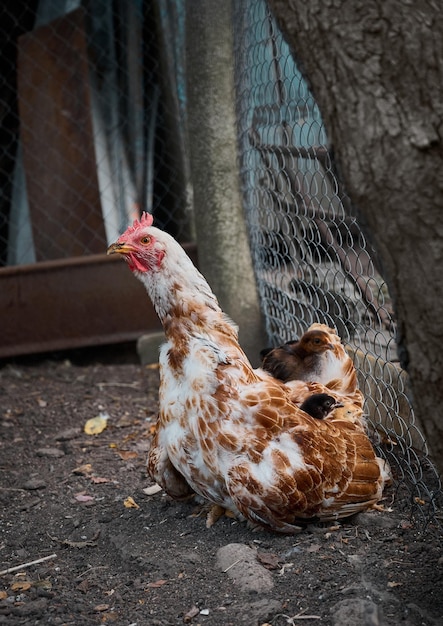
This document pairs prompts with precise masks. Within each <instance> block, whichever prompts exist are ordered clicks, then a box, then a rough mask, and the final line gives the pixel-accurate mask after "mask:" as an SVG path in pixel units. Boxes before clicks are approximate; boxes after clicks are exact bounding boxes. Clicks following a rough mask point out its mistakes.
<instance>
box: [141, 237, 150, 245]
mask: <svg viewBox="0 0 443 626" xmlns="http://www.w3.org/2000/svg"><path fill="white" fill-rule="evenodd" d="M150 241H151V237H148V236H146V237H142V238H141V239H140V243H143V244H144V245H146V244H148V243H149V242H150Z"/></svg>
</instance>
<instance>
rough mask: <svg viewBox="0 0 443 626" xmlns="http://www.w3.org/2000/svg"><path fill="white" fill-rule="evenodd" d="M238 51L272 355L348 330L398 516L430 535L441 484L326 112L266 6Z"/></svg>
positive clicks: (251, 219) (246, 163) (241, 6)
mask: <svg viewBox="0 0 443 626" xmlns="http://www.w3.org/2000/svg"><path fill="white" fill-rule="evenodd" d="M234 41H235V47H236V50H235V56H236V59H237V67H236V92H237V108H238V120H239V144H240V162H241V172H242V179H243V189H244V203H245V210H246V218H247V221H248V225H249V232H250V241H251V249H252V254H253V259H254V267H255V273H256V279H257V284H258V289H259V293H260V298H261V303H262V309H263V313H264V318H265V323H266V329H267V334H268V338H269V342H270V346H272V347H273V346H276V345H279V344H282V343H284V342H286V341H289V340H292V339H294V338H297V337H299V336H300V335H301V334H302V333H303V332H305V331H306V330H307V328H308V327H309V326H310V325H311V324H312V323H314V322H320V323H324V324H327V325H328V326H332V327H334V328H336V329H337V332H338V334H339V335H340V337H341V339H342V340H343V342H344V343H345V345H346V346H347V349H348V350H349V352H350V354H351V355H352V356H353V358H354V362H355V364H356V367H357V369H358V378H359V385H360V388H361V389H362V391H363V393H364V395H365V397H366V404H365V409H366V413H367V415H368V424H369V429H370V432H371V436H372V437H373V441H374V445H375V446H376V447H377V449H378V451H379V453H380V454H381V455H382V456H384V457H385V458H386V459H387V460H388V461H389V463H390V465H391V468H392V471H393V474H394V479H395V482H394V485H395V491H396V492H397V494H396V495H397V497H396V500H397V505H398V506H399V507H404V508H405V509H406V510H410V511H411V515H412V516H413V517H414V518H416V519H419V520H421V521H422V522H425V523H427V522H429V520H430V519H431V518H434V517H435V516H436V514H437V511H438V508H439V507H440V506H441V497H442V491H441V483H440V479H439V476H438V473H437V472H436V469H435V468H434V466H433V464H432V462H431V461H430V459H429V457H428V450H427V446H426V441H425V439H424V437H423V435H422V432H421V429H420V425H419V424H418V423H417V418H416V416H415V415H414V411H413V408H412V405H411V402H410V400H409V397H408V389H407V377H406V375H405V373H404V372H403V371H402V370H401V368H400V366H399V363H398V359H397V353H396V344H395V319H394V315H393V310H392V303H391V299H390V297H389V292H388V289H387V286H386V283H385V282H384V280H383V277H382V275H381V273H380V269H379V264H378V262H377V257H376V254H375V252H374V250H373V249H372V247H371V246H370V245H369V243H368V242H367V240H366V238H365V236H364V234H363V232H362V231H361V229H360V227H359V224H358V222H357V220H356V218H355V216H354V213H353V210H352V206H351V203H350V201H349V198H348V197H347V196H346V194H345V192H344V190H343V187H342V185H341V182H340V179H339V177H338V176H337V173H336V171H335V169H334V164H333V159H332V158H331V154H330V150H329V147H328V140H327V136H326V132H325V128H324V126H323V122H322V119H321V115H320V111H319V110H318V107H317V105H316V103H315V101H314V99H313V97H312V95H311V93H310V91H309V89H308V87H307V84H306V82H305V81H304V79H303V77H302V75H301V73H300V71H299V69H298V68H297V66H296V64H295V62H294V60H293V59H292V57H291V55H290V52H289V49H288V47H287V45H286V44H285V42H284V41H283V39H282V37H281V35H280V33H279V31H278V29H277V27H276V25H275V23H274V20H273V18H272V16H271V14H270V12H269V10H268V8H267V6H266V3H265V2H264V1H263V0H257V1H255V2H252V3H248V2H239V3H236V9H235V17H234Z"/></svg>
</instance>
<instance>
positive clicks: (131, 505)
mask: <svg viewBox="0 0 443 626" xmlns="http://www.w3.org/2000/svg"><path fill="white" fill-rule="evenodd" d="M123 504H124V505H125V507H126V508H127V509H139V508H140V507H139V506H138V504H137V502H136V501H135V500H134V498H132V497H131V496H129V497H127V498H126V500H125V501H124V502H123Z"/></svg>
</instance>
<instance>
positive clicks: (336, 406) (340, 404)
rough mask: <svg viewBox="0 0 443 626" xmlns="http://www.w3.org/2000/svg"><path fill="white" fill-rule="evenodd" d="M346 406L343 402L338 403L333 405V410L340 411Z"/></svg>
mask: <svg viewBox="0 0 443 626" xmlns="http://www.w3.org/2000/svg"><path fill="white" fill-rule="evenodd" d="M342 406H345V405H344V404H343V403H342V402H336V403H335V404H333V405H332V408H333V409H339V408H340V407H342Z"/></svg>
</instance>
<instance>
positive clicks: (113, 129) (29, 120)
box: [0, 0, 191, 266]
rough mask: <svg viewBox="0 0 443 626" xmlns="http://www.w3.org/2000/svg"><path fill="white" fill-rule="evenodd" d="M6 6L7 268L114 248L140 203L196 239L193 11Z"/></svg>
mask: <svg viewBox="0 0 443 626" xmlns="http://www.w3.org/2000/svg"><path fill="white" fill-rule="evenodd" d="M164 9H165V5H164V4H163V3H158V2H156V0H151V1H147V0H144V1H143V0H141V1H138V0H131V1H129V2H126V1H123V0H115V1H113V2H108V1H107V0H90V1H88V2H80V1H79V0H65V1H61V2H54V1H52V0H34V1H32V2H23V1H20V0H19V1H18V2H16V3H3V4H2V7H1V8H0V28H1V34H2V37H1V43H0V68H1V72H0V76H1V79H0V80H1V90H0V189H1V196H0V266H2V265H3V266H5V265H22V264H27V263H34V262H36V261H44V260H53V259H58V258H62V257H71V256H82V255H87V254H92V253H102V252H104V250H105V249H106V244H107V243H110V242H111V241H112V240H114V239H115V238H116V237H117V236H118V234H119V233H120V232H121V231H122V230H123V229H124V228H125V227H126V226H127V224H128V223H129V222H130V221H131V220H132V218H133V217H134V216H135V215H137V214H139V212H140V210H143V209H145V210H148V211H150V212H153V213H154V215H155V217H156V222H157V224H158V225H159V226H160V227H162V228H165V229H166V230H168V231H169V232H171V234H173V235H174V236H175V237H177V238H178V239H179V240H181V241H190V240H191V234H190V220H189V200H188V198H187V197H186V181H185V180H184V179H185V177H186V172H187V169H188V168H187V164H186V150H185V148H184V144H183V128H184V126H185V125H184V106H185V103H184V99H183V94H184V89H183V86H184V75H183V66H182V60H183V50H184V32H185V29H184V10H183V5H182V3H181V2H175V3H174V2H170V3H168V11H165V10H164Z"/></svg>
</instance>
